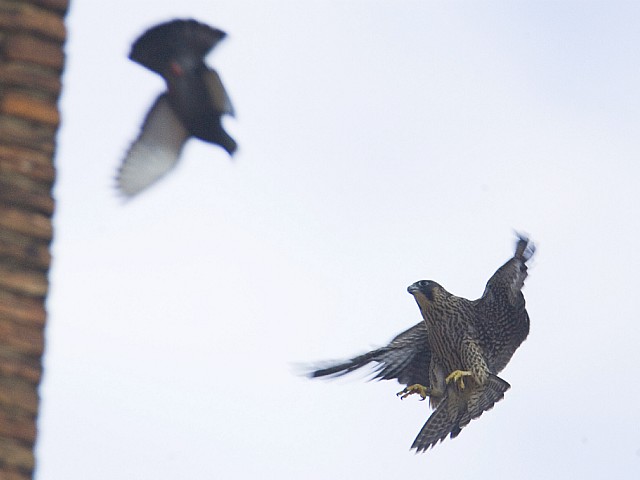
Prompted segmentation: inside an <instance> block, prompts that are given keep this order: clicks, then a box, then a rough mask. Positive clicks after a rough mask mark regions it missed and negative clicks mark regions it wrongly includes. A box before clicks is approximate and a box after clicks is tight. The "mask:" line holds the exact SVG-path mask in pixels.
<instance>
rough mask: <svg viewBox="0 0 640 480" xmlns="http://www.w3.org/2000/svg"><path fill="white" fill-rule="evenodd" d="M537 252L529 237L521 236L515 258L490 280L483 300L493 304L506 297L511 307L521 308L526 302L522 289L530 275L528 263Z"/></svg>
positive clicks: (497, 271)
mask: <svg viewBox="0 0 640 480" xmlns="http://www.w3.org/2000/svg"><path fill="white" fill-rule="evenodd" d="M535 251H536V248H535V245H533V243H531V242H530V241H529V239H528V238H527V237H524V236H522V235H520V236H519V237H518V242H517V243H516V251H515V253H514V255H513V257H512V258H510V259H509V260H508V261H507V262H506V263H505V264H504V265H503V266H501V267H500V268H499V269H498V270H496V273H494V274H493V276H492V277H491V278H490V279H489V281H488V282H487V286H486V287H485V291H484V293H483V295H482V299H481V300H482V301H484V302H493V301H496V297H500V296H506V298H508V300H509V303H510V304H511V305H513V306H519V305H520V303H522V302H523V301H524V300H523V297H522V287H523V286H524V281H525V279H526V278H527V275H528V274H527V262H528V261H529V259H530V258H531V257H532V256H533V254H534V253H535Z"/></svg>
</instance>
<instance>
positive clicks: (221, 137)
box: [216, 129, 238, 156]
mask: <svg viewBox="0 0 640 480" xmlns="http://www.w3.org/2000/svg"><path fill="white" fill-rule="evenodd" d="M216 143H217V144H218V145H220V146H221V147H222V148H224V149H225V150H226V151H227V153H228V154H229V156H233V154H234V153H235V152H236V150H238V144H237V143H236V141H235V140H234V139H233V138H231V136H230V135H229V134H228V133H227V132H225V131H224V130H222V129H220V132H219V133H218V135H217V138H216Z"/></svg>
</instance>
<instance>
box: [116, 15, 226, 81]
mask: <svg viewBox="0 0 640 480" xmlns="http://www.w3.org/2000/svg"><path fill="white" fill-rule="evenodd" d="M226 36H227V34H226V33H225V32H223V31H222V30H218V29H217V28H213V27H210V26H208V25H205V24H204V23H200V22H197V21H195V20H173V21H171V22H167V23H163V24H160V25H157V26H155V27H152V28H150V29H149V30H147V31H146V32H145V33H143V34H142V35H141V36H140V37H139V38H138V39H137V40H136V41H135V42H134V44H133V46H132V47H131V53H129V58H130V59H131V60H133V61H134V62H137V63H139V64H140V65H143V66H144V67H147V68H148V69H149V70H152V71H154V72H156V73H158V74H160V75H163V73H164V72H165V71H166V70H167V68H168V66H169V64H170V62H172V61H173V60H175V59H176V58H183V59H191V62H190V63H192V64H195V63H196V62H201V61H202V60H203V59H204V57H205V55H206V54H207V53H208V52H209V51H210V50H211V49H212V48H213V47H215V46H216V45H217V43H218V42H219V41H220V40H222V39H223V38H224V37H226Z"/></svg>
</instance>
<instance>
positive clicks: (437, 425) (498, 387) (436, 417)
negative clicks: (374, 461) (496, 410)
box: [411, 375, 511, 453]
mask: <svg viewBox="0 0 640 480" xmlns="http://www.w3.org/2000/svg"><path fill="white" fill-rule="evenodd" d="M453 388H454V387H450V388H448V389H447V395H446V396H445V398H444V400H442V402H441V403H440V404H439V405H438V408H436V410H435V412H433V414H431V416H430V417H429V419H428V420H427V423H425V424H424V426H423V427H422V430H420V433H418V436H417V437H416V439H415V440H414V441H413V445H411V448H415V449H416V452H418V453H419V452H424V451H426V450H427V449H429V448H430V447H433V446H434V445H435V444H436V443H438V442H440V441H442V440H444V439H445V438H447V435H450V437H451V438H455V437H457V436H458V435H459V434H460V432H461V431H462V429H463V428H464V427H466V426H467V425H468V424H469V422H471V420H473V419H474V418H478V417H479V416H480V415H482V413H483V412H485V411H487V410H490V409H491V408H493V406H494V405H495V404H496V402H499V401H500V400H502V399H503V398H504V393H505V392H506V391H507V390H509V388H511V385H509V384H508V383H507V382H505V381H504V380H502V379H501V378H500V377H498V376H496V375H490V376H489V379H488V380H487V382H486V383H485V384H484V385H482V386H480V387H476V388H474V389H473V390H471V391H469V390H465V391H464V392H460V391H456V390H453Z"/></svg>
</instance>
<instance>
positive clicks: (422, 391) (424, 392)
mask: <svg viewBox="0 0 640 480" xmlns="http://www.w3.org/2000/svg"><path fill="white" fill-rule="evenodd" d="M414 393H417V394H418V395H420V396H421V397H422V400H424V399H425V398H427V397H428V396H429V395H431V389H430V388H429V387H425V386H424V385H420V384H419V383H416V384H414V385H410V386H408V387H407V388H405V389H404V390H402V391H401V392H398V393H396V395H397V396H399V397H400V400H404V399H405V398H407V397H408V396H409V395H413V394H414Z"/></svg>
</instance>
